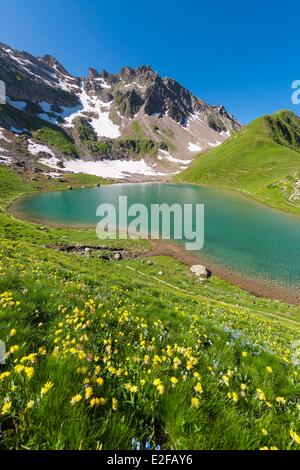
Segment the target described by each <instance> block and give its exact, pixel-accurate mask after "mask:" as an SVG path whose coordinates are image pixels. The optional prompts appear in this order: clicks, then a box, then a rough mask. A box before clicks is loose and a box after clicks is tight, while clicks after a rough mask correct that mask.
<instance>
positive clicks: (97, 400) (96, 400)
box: [90, 397, 107, 408]
mask: <svg viewBox="0 0 300 470" xmlns="http://www.w3.org/2000/svg"><path fill="white" fill-rule="evenodd" d="M106 402H107V400H106V399H105V398H97V397H95V398H92V399H91V401H90V405H91V407H92V408H93V407H94V406H103V405H105V403H106Z"/></svg>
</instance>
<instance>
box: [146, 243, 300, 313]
mask: <svg viewBox="0 0 300 470" xmlns="http://www.w3.org/2000/svg"><path fill="white" fill-rule="evenodd" d="M149 242H150V244H151V246H152V248H151V250H150V251H149V252H147V254H146V256H148V257H149V256H170V257H172V258H174V259H176V260H177V261H179V262H181V263H183V264H185V265H186V266H188V267H191V266H193V265H195V264H203V265H204V266H206V268H207V269H208V270H209V271H210V272H211V273H212V276H216V277H219V278H221V279H224V280H225V281H227V282H229V283H230V284H233V285H234V286H237V287H239V288H240V289H242V290H244V291H247V292H249V293H250V294H253V295H255V296H256V297H263V298H268V299H273V300H278V301H280V302H284V303H288V304H292V305H297V306H298V305H299V304H300V293H299V294H296V292H295V293H293V292H291V291H287V290H285V289H284V288H283V287H280V286H276V287H275V286H274V287H271V286H267V285H266V284H264V283H263V282H259V281H256V280H254V279H249V278H244V277H242V276H240V275H239V274H237V273H234V272H232V271H229V270H227V269H225V268H223V267H222V266H220V265H217V264H215V263H213V262H211V261H209V260H208V259H206V258H205V259H204V258H202V257H201V255H199V254H193V252H191V251H187V250H185V249H184V248H183V247H180V246H179V245H175V244H173V243H168V242H165V241H162V240H149Z"/></svg>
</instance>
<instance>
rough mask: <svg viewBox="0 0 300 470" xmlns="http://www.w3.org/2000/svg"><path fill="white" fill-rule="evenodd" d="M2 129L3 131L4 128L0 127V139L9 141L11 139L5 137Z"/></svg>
mask: <svg viewBox="0 0 300 470" xmlns="http://www.w3.org/2000/svg"><path fill="white" fill-rule="evenodd" d="M3 131H4V129H3V128H2V127H0V139H2V140H5V141H6V142H8V143H9V142H11V140H9V139H8V138H7V137H5V135H4V133H3Z"/></svg>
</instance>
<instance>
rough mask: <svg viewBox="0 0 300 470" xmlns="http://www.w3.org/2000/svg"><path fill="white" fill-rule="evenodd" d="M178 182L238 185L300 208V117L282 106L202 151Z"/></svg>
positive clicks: (261, 196)
mask: <svg viewBox="0 0 300 470" xmlns="http://www.w3.org/2000/svg"><path fill="white" fill-rule="evenodd" d="M175 180H176V181H182V182H183V181H184V182H191V183H198V184H201V183H202V184H208V185H213V186H219V187H223V188H228V189H237V190H240V191H243V192H244V193H247V194H249V195H251V196H253V197H255V198H256V199H259V200H261V201H263V202H265V203H267V204H269V205H272V206H274V207H278V208H281V209H284V210H288V211H291V212H300V199H298V196H297V192H298V181H299V180H300V118H299V117H297V116H296V115H295V114H294V113H292V112H291V111H287V110H283V111H278V112H276V113H274V114H272V115H267V116H263V117H261V118H258V119H255V120H254V121H253V122H251V123H250V124H249V125H247V126H245V127H244V128H243V129H241V130H240V131H238V132H237V133H235V134H234V135H232V136H231V137H230V138H229V139H228V140H227V141H226V142H224V143H223V144H222V145H221V146H219V147H216V148H214V149H211V150H209V151H208V152H205V153H203V154H200V155H199V156H198V157H197V158H196V159H195V161H194V162H193V163H192V164H191V166H190V167H189V168H188V169H187V170H185V171H183V172H182V173H181V174H179V175H177V176H176V177H175ZM299 190H300V187H299Z"/></svg>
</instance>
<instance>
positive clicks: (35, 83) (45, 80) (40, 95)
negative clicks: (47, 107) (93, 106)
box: [0, 44, 79, 106]
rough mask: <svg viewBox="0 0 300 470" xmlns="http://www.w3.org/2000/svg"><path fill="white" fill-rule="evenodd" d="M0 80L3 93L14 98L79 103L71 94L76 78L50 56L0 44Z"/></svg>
mask: <svg viewBox="0 0 300 470" xmlns="http://www.w3.org/2000/svg"><path fill="white" fill-rule="evenodd" d="M0 80H3V81H4V82H5V84H6V90H7V95H8V96H9V97H10V98H12V99H13V100H16V101H27V100H28V101H32V102H33V103H39V102H41V101H46V102H50V103H52V102H55V103H56V104H57V105H61V106H76V105H77V104H78V103H79V101H78V97H77V96H76V94H75V93H74V91H75V89H76V88H78V86H79V80H78V79H76V78H74V77H72V76H71V75H69V74H68V72H67V71H66V70H65V69H64V68H63V66H62V65H61V64H59V62H58V61H56V59H54V58H53V57H51V56H45V57H43V58H41V59H38V58H36V57H33V56H32V55H31V54H28V53H27V52H18V51H15V50H13V49H11V48H10V47H8V46H6V45H4V44H0ZM62 81H63V83H64V85H63V86H61V84H62ZM68 85H69V87H70V88H69V89H68ZM73 90H74V91H73Z"/></svg>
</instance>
